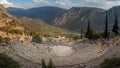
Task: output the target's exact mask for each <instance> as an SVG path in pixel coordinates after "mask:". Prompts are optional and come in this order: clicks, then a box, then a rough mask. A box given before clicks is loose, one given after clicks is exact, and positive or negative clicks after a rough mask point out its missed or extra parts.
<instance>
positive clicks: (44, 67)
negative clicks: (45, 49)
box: [41, 58, 47, 68]
mask: <svg viewBox="0 0 120 68" xmlns="http://www.w3.org/2000/svg"><path fill="white" fill-rule="evenodd" d="M41 65H42V68H47V66H46V64H45V60H44V58H43V59H42V60H41Z"/></svg>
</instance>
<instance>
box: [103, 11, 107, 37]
mask: <svg viewBox="0 0 120 68" xmlns="http://www.w3.org/2000/svg"><path fill="white" fill-rule="evenodd" d="M104 38H105V39H106V38H108V18H107V11H106V22H105V31H104Z"/></svg>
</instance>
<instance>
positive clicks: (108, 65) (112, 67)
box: [100, 57, 120, 68]
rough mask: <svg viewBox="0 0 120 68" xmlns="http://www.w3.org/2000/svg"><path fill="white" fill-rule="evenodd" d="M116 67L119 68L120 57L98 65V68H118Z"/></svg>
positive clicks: (106, 60)
mask: <svg viewBox="0 0 120 68" xmlns="http://www.w3.org/2000/svg"><path fill="white" fill-rule="evenodd" d="M118 67H120V57H119V58H116V57H114V58H111V59H105V60H104V61H103V62H102V63H101V65H100V68H118Z"/></svg>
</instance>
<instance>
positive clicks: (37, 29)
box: [21, 18, 69, 37]
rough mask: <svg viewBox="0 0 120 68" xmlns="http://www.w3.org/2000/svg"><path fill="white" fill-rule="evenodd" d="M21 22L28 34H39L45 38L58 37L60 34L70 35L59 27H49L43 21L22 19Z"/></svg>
mask: <svg viewBox="0 0 120 68" xmlns="http://www.w3.org/2000/svg"><path fill="white" fill-rule="evenodd" d="M21 21H22V22H21V24H22V25H23V26H24V27H25V29H26V30H27V32H28V33H30V32H32V33H37V34H39V35H41V36H45V37H56V36H57V35H60V34H67V33H69V32H67V31H66V30H63V29H61V28H59V27H55V26H51V25H48V24H46V23H44V22H43V21H41V20H37V19H29V18H21Z"/></svg>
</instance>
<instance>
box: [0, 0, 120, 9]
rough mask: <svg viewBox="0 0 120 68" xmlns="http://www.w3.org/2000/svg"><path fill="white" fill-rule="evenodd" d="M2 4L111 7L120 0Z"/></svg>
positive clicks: (0, 1)
mask: <svg viewBox="0 0 120 68" xmlns="http://www.w3.org/2000/svg"><path fill="white" fill-rule="evenodd" d="M0 4H2V5H4V6H5V7H18V8H33V7H40V6H56V7H61V8H67V9H69V8H71V7H76V6H77V7H78V6H79V7H98V8H103V9H109V8H111V7H113V6H117V5H120V0H53V1H51V0H33V2H32V3H24V4H22V3H17V4H14V3H10V2H8V0H0Z"/></svg>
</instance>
